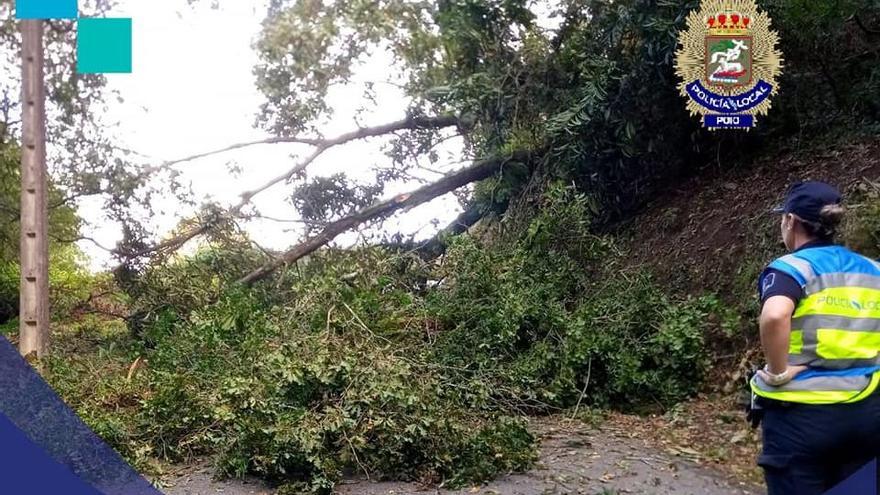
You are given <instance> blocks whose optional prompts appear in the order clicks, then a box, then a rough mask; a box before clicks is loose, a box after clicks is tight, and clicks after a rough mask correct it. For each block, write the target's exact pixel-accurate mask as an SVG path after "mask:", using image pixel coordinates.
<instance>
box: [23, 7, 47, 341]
mask: <svg viewBox="0 0 880 495" xmlns="http://www.w3.org/2000/svg"><path fill="white" fill-rule="evenodd" d="M21 37H22V45H21V72H22V78H21V97H22V150H21V245H20V253H19V256H20V266H21V287H20V310H19V311H20V316H19V319H20V327H19V332H20V334H19V335H20V340H19V351H20V352H21V354H22V355H23V356H28V355H31V354H36V356H37V357H42V356H43V355H44V354H45V353H46V350H47V348H48V340H49V241H48V238H47V234H48V232H47V230H48V227H47V224H48V220H47V219H48V206H47V201H46V195H47V184H46V181H47V179H46V109H45V100H46V94H45V86H44V82H43V21H39V20H23V21H21Z"/></svg>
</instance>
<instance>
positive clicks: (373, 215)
mask: <svg viewBox="0 0 880 495" xmlns="http://www.w3.org/2000/svg"><path fill="white" fill-rule="evenodd" d="M531 155H532V153H531V152H526V151H520V152H516V153H514V154H513V155H512V156H510V157H506V158H491V159H488V160H483V161H480V162H477V163H475V164H473V165H471V166H470V167H468V168H465V169H462V170H459V171H458V172H454V173H452V174H449V175H447V176H446V177H444V178H442V179H440V180H438V181H437V182H434V183H432V184H428V185H426V186H424V187H421V188H419V189H416V190H415V191H412V192H411V193H408V194H401V195H399V196H395V197H394V198H391V199H387V200H385V201H381V202H379V203H376V204H373V205H371V206H368V207H367V208H364V209H362V210H360V211H358V212H356V213H354V214H353V215H350V216H347V217H343V218H340V219H339V220H336V221H335V222H331V223H329V224H327V226H326V227H324V230H322V231H321V232H320V233H319V234H317V235H315V236H313V237H310V238H308V239H306V240H305V241H304V242H302V243H300V244H297V245H296V246H294V247H292V248H291V249H289V250H288V251H287V252H285V253H284V254H283V255H281V256H280V257H278V258H277V259H275V260H272V261H271V262H269V263H266V264H265V265H263V266H262V267H260V268H258V269H257V270H255V271H253V272H251V273H249V274H248V275H245V276H244V277H242V278H241V279H239V281H238V282H239V283H241V284H244V285H253V284H254V283H255V282H258V281H260V280H262V279H264V278H266V277H268V276H269V275H270V274H272V272H274V271H275V270H277V269H278V268H280V267H282V266H284V265H287V264H290V263H293V262H295V261H297V260H299V259H300V258H302V257H304V256H307V255H309V254H311V253H312V252H314V251H315V250H317V249H318V248H320V247H322V246H324V245H325V244H327V243H329V242H330V241H332V240H333V239H335V238H336V237H337V236H338V235H340V234H342V233H343V232H345V231H347V230H350V229H353V228H355V227H357V226H358V225H361V224H362V223H364V222H367V221H370V220H376V219H380V218H385V217H387V216H388V215H390V214H392V213H394V212H396V211H398V210H402V209H404V208H412V207H414V206H417V205H420V204H422V203H426V202H428V201H430V200H432V199H434V198H436V197H438V196H442V195H444V194H446V193H448V192H450V191H454V190H456V189H458V188H459V187H462V186H465V185H467V184H470V183H472V182H477V181H479V180H483V179H485V178H487V177H490V176H491V175H492V174H494V173H496V172H498V171H499V170H501V167H503V166H504V164H505V163H508V162H510V161H518V162H526V163H527V162H528V161H529V160H530V158H531Z"/></svg>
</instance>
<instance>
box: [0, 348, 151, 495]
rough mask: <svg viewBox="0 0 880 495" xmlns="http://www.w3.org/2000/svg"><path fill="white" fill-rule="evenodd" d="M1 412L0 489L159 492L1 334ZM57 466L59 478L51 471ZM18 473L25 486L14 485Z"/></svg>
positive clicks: (106, 494) (111, 494) (37, 493)
mask: <svg viewBox="0 0 880 495" xmlns="http://www.w3.org/2000/svg"><path fill="white" fill-rule="evenodd" d="M0 414H2V415H3V416H2V418H0V465H2V466H0V468H2V469H0V493H3V494H6V493H10V494H13V493H14V494H19V493H21V494H24V493H27V494H34V495H41V494H47V495H48V494H61V493H63V494H65V495H67V494H72V495H79V494H103V495H161V492H159V491H158V490H156V489H155V488H153V486H152V485H151V484H150V483H149V482H148V481H147V480H145V479H144V478H143V477H141V476H140V475H139V474H138V473H137V472H135V470H134V469H132V468H131V466H129V465H128V464H127V463H126V462H125V461H124V460H123V459H122V457H120V456H119V454H117V453H116V451H114V450H113V449H112V448H110V446H108V445H107V444H106V443H104V441H103V440H101V439H100V438H99V437H98V435H96V434H95V433H94V432H93V431H92V430H91V429H90V428H89V427H88V426H86V424H85V423H83V422H82V420H80V419H79V417H77V415H76V413H74V412H73V410H72V409H70V408H69V407H67V405H66V404H65V403H64V402H63V401H62V400H61V398H60V397H58V395H57V394H56V393H55V392H54V391H53V390H52V388H51V387H49V385H48V384H47V383H46V382H45V381H43V379H42V378H41V377H40V375H39V374H37V372H36V371H35V370H34V369H33V368H31V366H30V365H29V364H28V363H27V362H26V361H25V360H24V359H22V358H21V356H20V355H19V353H18V351H17V350H16V349H15V347H13V346H12V344H11V343H10V342H9V341H8V340H7V339H6V338H5V337H2V336H0ZM16 435H18V436H16ZM28 443H29V444H30V446H28ZM40 454H42V456H43V457H41V456H40ZM13 461H14V462H13ZM10 462H13V464H8V463H10ZM52 464H54V466H52ZM10 466H14V467H10ZM65 470H66V473H67V474H68V475H69V476H67V477H65V474H64V473H65ZM56 472H57V473H59V474H57V476H58V478H57V480H56V479H55V475H54V474H50V473H56ZM19 479H20V480H21V482H22V483H26V484H25V485H22V486H24V487H26V488H27V489H24V490H23V491H21V490H18V489H13V488H12V487H13V486H17V485H12V484H11V483H16V482H18V480H19ZM55 482H59V483H60V482H63V483H68V484H65V485H51V486H53V487H54V489H50V485H45V486H46V489H45V490H44V489H36V488H35V486H36V485H35V484H36V483H55ZM77 482H79V483H80V485H77ZM86 490H91V491H86Z"/></svg>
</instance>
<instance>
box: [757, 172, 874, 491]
mask: <svg viewBox="0 0 880 495" xmlns="http://www.w3.org/2000/svg"><path fill="white" fill-rule="evenodd" d="M840 202H841V196H840V194H839V193H838V192H837V190H836V189H835V188H834V187H832V186H830V185H828V184H825V183H822V182H803V183H797V184H795V185H793V186H792V187H791V188H790V189H789V191H788V194H787V196H786V199H785V203H784V205H783V206H781V207H779V208H777V209H776V210H774V212H776V213H781V214H782V220H781V230H782V239H783V242H784V243H785V247H786V248H787V249H788V251H789V254H787V255H785V256H782V257H781V258H778V259H777V260H775V261H773V262H772V263H770V265H769V266H768V267H767V268H766V269H765V270H764V272H763V273H762V274H761V277H760V279H759V289H760V293H761V302H762V308H761V316H760V332H761V346H762V347H763V351H764V357H765V359H766V362H767V364H766V366H765V367H764V369H763V370H760V371H758V372H757V373H756V375H755V376H754V377H753V378H752V380H751V388H752V392H753V394H754V396H755V397H756V399H757V402H758V403H759V404H760V405H761V407H762V408H763V410H764V411H763V427H762V432H763V443H764V445H763V451H762V453H761V455H760V456H759V458H758V464H759V465H760V466H761V467H762V468H763V469H764V475H765V479H766V482H767V488H768V492H769V494H770V495H813V494H816V495H819V494H822V493H824V492H825V491H826V490H828V489H830V488H832V487H833V486H834V485H836V484H838V483H839V482H840V481H842V480H843V479H845V478H847V477H848V476H849V475H850V474H852V473H854V472H855V471H857V470H858V469H859V468H861V467H862V466H863V465H865V464H866V463H868V462H869V461H871V460H872V459H874V458H876V457H877V456H878V455H880V392H878V388H880V387H878V384H880V264H878V263H877V262H875V261H873V260H870V259H868V258H866V257H864V256H862V255H859V254H857V253H855V252H853V251H850V250H849V249H847V248H845V247H843V246H839V245H836V244H834V243H833V241H832V238H833V236H834V233H835V229H836V227H837V226H838V224H839V223H840V221H841V220H842V217H843V213H844V209H843V207H842V206H841V205H840Z"/></svg>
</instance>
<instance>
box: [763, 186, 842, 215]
mask: <svg viewBox="0 0 880 495" xmlns="http://www.w3.org/2000/svg"><path fill="white" fill-rule="evenodd" d="M840 200H841V196H840V193H839V192H838V191H837V189H835V188H834V186H832V185H830V184H826V183H824V182H817V181H810V182H797V183H795V184H792V186H791V187H790V188H789V189H788V193H787V194H786V196H785V203H783V204H782V205H781V206H779V207H777V208H774V209H773V210H772V211H773V213H794V214H795V215H797V216H798V217H800V218H802V219H804V220H806V221H808V222H813V223H818V222H819V220H820V215H819V213H820V212H821V211H822V208H824V207H825V206H827V205H836V204H839V203H840Z"/></svg>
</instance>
